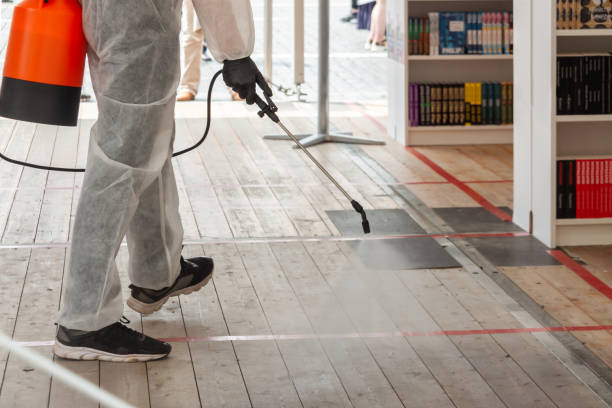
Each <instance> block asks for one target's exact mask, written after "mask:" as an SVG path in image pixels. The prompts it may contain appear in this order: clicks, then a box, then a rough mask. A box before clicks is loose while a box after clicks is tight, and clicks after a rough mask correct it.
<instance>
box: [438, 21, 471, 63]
mask: <svg viewBox="0 0 612 408" xmlns="http://www.w3.org/2000/svg"><path fill="white" fill-rule="evenodd" d="M465 34H466V33H465V13H463V12H442V13H440V54H442V55H456V54H464V53H465Z"/></svg>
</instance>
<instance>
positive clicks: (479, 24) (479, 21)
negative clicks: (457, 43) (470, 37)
mask: <svg viewBox="0 0 612 408" xmlns="http://www.w3.org/2000/svg"><path fill="white" fill-rule="evenodd" d="M482 16H483V13H476V54H482V53H483V52H484V51H483V49H482Z"/></svg>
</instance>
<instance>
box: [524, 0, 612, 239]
mask: <svg viewBox="0 0 612 408" xmlns="http://www.w3.org/2000/svg"><path fill="white" fill-rule="evenodd" d="M555 8H556V1H555V0H541V1H540V0H537V1H533V0H514V10H515V13H514V27H515V29H514V43H515V55H514V78H515V79H514V118H515V119H514V222H515V223H516V224H518V225H519V226H521V227H522V228H524V229H527V230H529V231H531V232H532V233H533V235H534V236H535V237H536V238H538V239H539V240H540V241H542V242H543V243H544V244H546V245H547V246H549V247H551V248H552V247H556V246H566V245H604V244H612V218H578V219H557V217H556V199H555V197H556V185H557V179H556V171H555V169H556V163H557V160H560V159H566V160H579V159H598V158H610V157H612V115H557V114H556V105H557V104H556V88H557V83H556V80H557V72H556V70H557V64H556V61H557V56H558V55H561V54H563V55H566V54H596V55H597V54H602V53H610V52H612V30H599V29H591V30H557V29H556V10H555Z"/></svg>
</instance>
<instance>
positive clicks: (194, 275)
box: [127, 257, 214, 314]
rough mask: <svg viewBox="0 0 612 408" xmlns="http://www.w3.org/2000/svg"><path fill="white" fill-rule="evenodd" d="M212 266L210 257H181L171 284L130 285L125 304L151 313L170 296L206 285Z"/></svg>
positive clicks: (159, 307) (186, 293)
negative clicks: (176, 273)
mask: <svg viewBox="0 0 612 408" xmlns="http://www.w3.org/2000/svg"><path fill="white" fill-rule="evenodd" d="M213 268H214V264H213V260H212V259H211V258H205V257H200V258H191V259H187V260H185V259H183V257H181V273H180V274H179V276H178V278H176V281H175V282H174V284H173V285H172V286H169V287H167V288H164V289H159V290H153V289H145V288H141V287H139V286H136V285H130V289H132V295H131V296H130V298H129V299H128V300H127V304H128V306H129V307H131V308H132V309H134V310H135V311H137V312H139V313H142V314H151V313H153V312H155V311H157V310H159V309H161V307H162V306H163V305H164V303H166V302H167V301H168V299H169V298H170V297H172V296H178V295H188V294H190V293H191V292H194V291H197V290H200V289H201V288H203V287H204V286H206V284H207V283H208V281H210V278H212V274H213Z"/></svg>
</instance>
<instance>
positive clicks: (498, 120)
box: [493, 83, 501, 125]
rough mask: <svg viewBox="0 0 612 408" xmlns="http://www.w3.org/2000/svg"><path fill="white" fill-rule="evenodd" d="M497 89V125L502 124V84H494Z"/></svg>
mask: <svg viewBox="0 0 612 408" xmlns="http://www.w3.org/2000/svg"><path fill="white" fill-rule="evenodd" d="M493 88H494V89H495V121H494V123H495V124H496V125H501V84H500V83H496V84H493Z"/></svg>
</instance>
